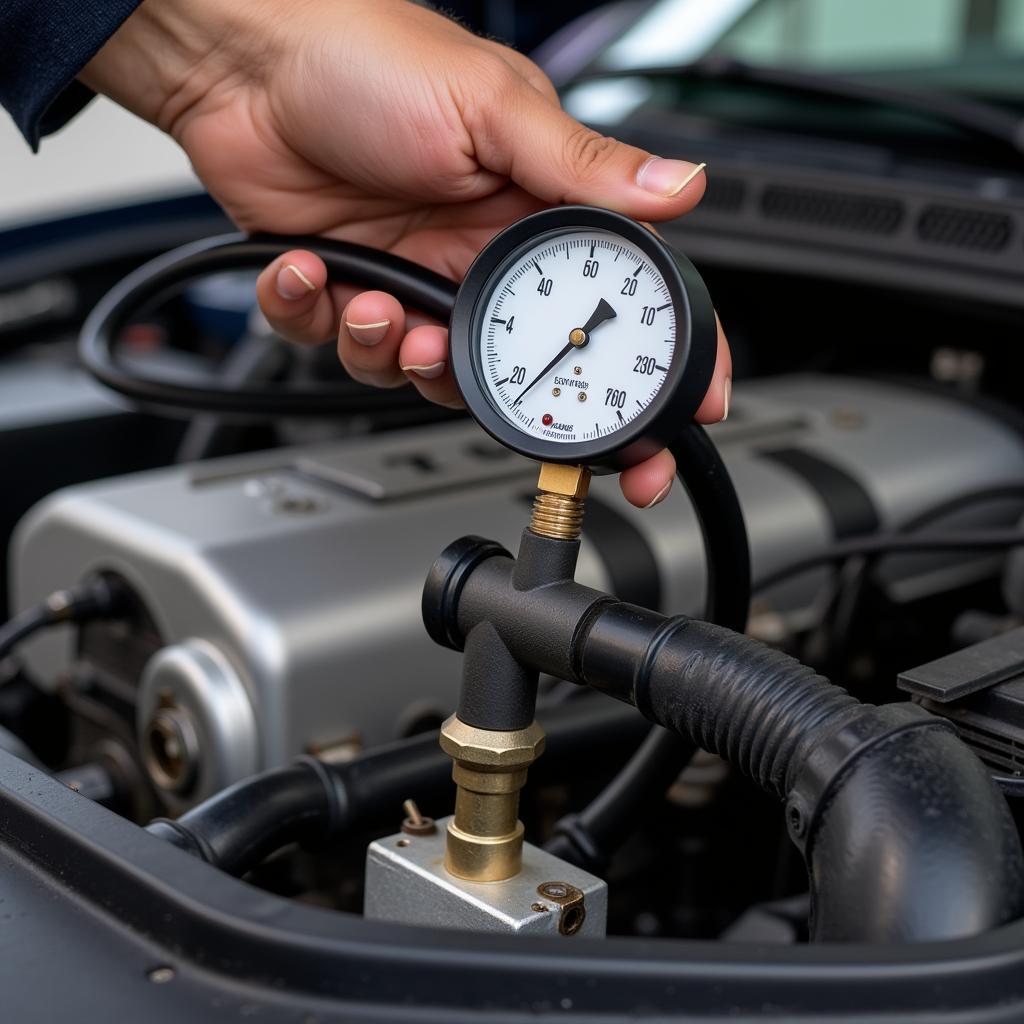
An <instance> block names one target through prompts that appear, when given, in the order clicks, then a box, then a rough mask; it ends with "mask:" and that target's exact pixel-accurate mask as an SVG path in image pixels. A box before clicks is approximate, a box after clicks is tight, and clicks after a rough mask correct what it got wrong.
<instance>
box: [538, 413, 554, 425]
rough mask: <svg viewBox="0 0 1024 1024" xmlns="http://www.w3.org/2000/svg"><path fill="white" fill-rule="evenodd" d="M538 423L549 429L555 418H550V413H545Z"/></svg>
mask: <svg viewBox="0 0 1024 1024" xmlns="http://www.w3.org/2000/svg"><path fill="white" fill-rule="evenodd" d="M540 421H541V423H543V424H544V426H545V427H550V426H551V424H552V423H554V422H555V417H554V416H552V415H551V413H549V412H546V413H544V415H543V416H541V418H540Z"/></svg>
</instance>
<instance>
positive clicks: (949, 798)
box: [424, 538, 1024, 942]
mask: <svg viewBox="0 0 1024 1024" xmlns="http://www.w3.org/2000/svg"><path fill="white" fill-rule="evenodd" d="M487 544H489V542H482V541H480V542H478V541H474V540H472V539H469V538H465V539H464V540H463V541H461V542H456V544H455V545H452V547H451V548H449V549H448V551H447V552H445V554H443V555H442V557H441V558H440V559H439V560H438V562H437V563H436V564H435V567H434V570H433V571H432V574H431V577H430V580H429V581H428V585H427V589H426V591H425V594H424V607H425V609H426V608H428V606H429V607H430V608H432V609H433V614H429V615H426V616H425V618H426V620H427V622H428V624H429V625H430V626H431V627H432V629H431V631H432V633H433V634H434V635H435V639H436V638H438V637H440V636H444V635H448V636H449V637H453V638H455V639H457V638H458V636H459V635H465V633H466V632H468V631H469V630H470V629H472V628H473V627H474V626H476V625H477V624H478V623H480V622H488V623H489V624H490V625H491V627H492V628H493V629H494V630H495V631H496V632H497V633H498V635H500V636H501V638H502V640H503V641H504V643H505V644H507V646H508V649H509V651H510V652H511V653H512V655H513V656H514V657H515V658H516V659H517V660H518V661H519V662H520V663H521V664H523V665H524V666H527V667H530V668H533V669H536V670H538V671H544V672H550V673H552V674H554V675H559V676H561V677H562V678H566V679H571V680H574V681H575V682H577V683H583V684H586V685H589V686H591V687H593V688H594V689H597V690H601V691H603V692H605V693H607V694H609V695H611V696H613V697H616V698H618V699H619V700H622V701H625V702H627V703H629V704H633V705H635V706H636V707H637V708H638V709H639V710H640V711H641V712H642V713H643V715H644V716H645V717H646V718H648V719H649V720H650V721H652V722H655V723H657V724H659V725H662V726H665V727H666V728H667V729H671V730H672V731H673V732H676V733H678V734H679V735H680V736H683V737H685V738H687V739H689V740H691V741H692V742H694V743H696V744H698V745H699V746H700V747H703V748H704V749H706V750H709V751H711V752H713V753H715V754H718V755H719V756H721V757H724V758H726V759H727V760H728V761H730V762H731V763H733V764H734V765H736V766H737V767H738V768H740V769H741V770H742V771H743V772H744V773H746V774H747V775H749V776H750V777H751V778H753V779H754V780H755V781H756V782H758V783H759V784H760V785H761V786H762V787H763V788H764V789H765V790H766V791H767V792H769V793H771V794H774V795H776V796H778V797H780V798H782V799H783V800H785V802H786V821H787V825H788V827H789V831H790V835H791V837H792V838H793V840H794V842H795V843H796V844H797V846H798V847H799V848H800V849H801V850H802V852H803V854H804V858H805V860H806V863H807V868H808V873H809V877H810V883H811V897H812V916H811V935H812V938H814V939H815V940H817V941H856V942H907V941H927V940H934V939H951V938H955V937H962V936H968V935H974V934H977V933H979V932H982V931H985V930H987V929H990V928H993V927H995V926H997V925H999V924H1002V923H1005V922H1007V921H1010V920H1012V919H1014V918H1016V917H1018V916H1020V915H1021V913H1022V911H1024V856H1022V853H1021V846H1020V841H1019V839H1018V836H1017V832H1016V829H1015V827H1014V824H1013V820H1012V818H1011V816H1010V812H1009V809H1008V807H1007V805H1006V801H1005V799H1004V798H1003V796H1002V794H1001V793H1000V792H999V791H998V789H997V788H996V787H995V785H994V784H993V782H992V781H991V779H990V778H989V774H988V772H987V770H986V769H985V767H984V766H983V765H982V764H981V762H980V761H979V760H978V759H977V758H976V757H975V756H974V754H972V753H971V752H970V750H968V749H967V747H966V746H964V745H963V744H962V743H961V742H960V740H959V739H957V737H956V735H955V734H954V733H953V731H952V728H951V726H950V725H949V724H948V723H946V722H945V721H943V720H941V719H938V718H935V717H933V716H931V715H929V714H928V713H927V712H925V711H923V710H922V709H920V708H918V707H917V706H916V705H910V704H893V705H886V706H884V707H874V706H871V705H866V704H861V703H860V702H859V701H857V700H856V699H855V698H854V697H852V696H850V695H849V694H848V693H846V691H845V690H842V689H840V688H839V687H838V686H834V685H833V684H832V683H830V682H829V681H828V680H827V679H825V678H823V677H822V676H820V675H817V674H816V673H815V672H814V671H813V670H811V669H810V668H807V667H806V666H804V665H801V664H800V663H799V662H798V661H796V660H795V659H793V658H791V657H789V656H788V655H786V654H783V653H782V652H780V651H775V650H772V649H770V648H768V647H766V646H765V645H764V644H761V643H759V642H758V641H755V640H752V639H751V638H749V637H745V636H742V635H740V634H737V633H734V632H733V631H731V630H729V629H725V628H722V627H720V626H714V625H711V624H709V623H705V622H699V621H696V620H692V619H688V618H685V617H676V618H667V617H665V616H663V615H659V614H657V613H656V612H651V611H648V610H647V609H644V608H639V607H636V606H633V605H628V604H623V603H620V602H617V601H614V600H612V599H611V598H609V597H608V596H607V595H605V594H601V593H599V592H598V591H595V590H591V589H589V588H587V587H583V586H581V585H580V584H578V583H575V582H564V583H559V584H555V585H552V586H547V587H540V588H533V589H526V590H523V589H517V588H516V586H515V585H514V583H513V572H514V567H515V563H514V562H513V560H512V559H511V557H509V556H508V555H507V554H502V553H498V552H497V551H495V549H494V546H493V545H490V547H489V548H488V554H487V556H486V557H484V558H483V559H482V560H481V559H480V558H479V557H478V555H479V554H480V552H481V551H482V550H483V548H482V546H483V545H487ZM532 547H536V545H535V544H533V543H532V542H531V543H530V544H529V545H526V546H525V548H524V550H525V551H526V554H527V557H528V558H529V557H533V555H532ZM522 558H523V552H522V551H521V553H520V560H522ZM542 761H543V759H541V762H542ZM541 762H538V763H541Z"/></svg>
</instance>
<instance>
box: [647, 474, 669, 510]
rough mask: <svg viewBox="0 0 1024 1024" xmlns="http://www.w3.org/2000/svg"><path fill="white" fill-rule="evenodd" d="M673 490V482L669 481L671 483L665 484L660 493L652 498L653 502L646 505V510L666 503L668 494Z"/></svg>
mask: <svg viewBox="0 0 1024 1024" xmlns="http://www.w3.org/2000/svg"><path fill="white" fill-rule="evenodd" d="M671 490H672V481H671V480H669V482H668V483H667V484H665V486H664V487H662V489H661V490H660V491H658V493H657V494H656V495H655V496H654V497H653V498H651V500H650V501H649V502H648V503H647V504H646V505H644V508H654V506H655V505H657V504H659V503H660V502H662V501H664V500H665V499H666V498H667V497H668V492H669V491H671Z"/></svg>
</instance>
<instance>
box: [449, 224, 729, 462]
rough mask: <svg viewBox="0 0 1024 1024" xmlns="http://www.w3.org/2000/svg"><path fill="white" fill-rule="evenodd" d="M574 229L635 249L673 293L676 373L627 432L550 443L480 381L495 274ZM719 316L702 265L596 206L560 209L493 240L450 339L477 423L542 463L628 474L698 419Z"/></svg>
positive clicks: (460, 302) (463, 293)
mask: <svg viewBox="0 0 1024 1024" xmlns="http://www.w3.org/2000/svg"><path fill="white" fill-rule="evenodd" d="M574 229H580V230H587V231H593V230H600V231H608V232H611V233H613V234H616V235H619V236H620V237H622V238H624V239H626V240H627V241H629V242H631V243H632V244H633V245H636V246H637V247H638V248H640V249H641V251H642V252H643V253H644V254H645V255H646V256H647V257H648V259H650V260H651V262H652V263H653V264H654V266H655V267H656V268H657V270H658V272H659V273H660V274H661V275H662V278H663V279H664V281H665V283H666V285H667V286H668V289H669V294H670V296H671V299H672V303H673V305H674V306H675V310H676V342H675V350H674V352H673V354H672V363H671V365H670V367H669V372H668V375H667V377H666V378H665V381H664V383H663V384H662V386H661V390H660V391H659V392H658V394H657V395H656V396H655V397H654V399H653V400H652V401H651V403H650V405H648V406H647V408H646V409H644V410H643V412H641V413H640V414H639V415H638V416H636V417H635V418H634V419H632V420H631V421H630V422H629V423H628V424H626V425H625V426H624V427H623V428H622V429H621V430H617V431H616V432H615V433H614V434H611V435H609V436H608V437H601V438H596V439H594V440H592V441H551V440H547V439H545V438H540V437H533V436H531V435H529V434H526V433H524V432H523V431H521V430H520V429H519V428H518V427H516V426H515V424H513V423H512V422H511V421H510V420H509V419H508V418H507V417H506V416H505V414H504V413H502V412H501V411H500V410H499V409H498V407H497V405H496V404H495V403H494V401H493V399H492V398H491V396H490V393H489V392H488V391H487V390H486V389H485V387H484V386H483V385H482V383H481V377H482V373H483V370H482V366H481V361H480V353H479V351H478V348H479V346H474V344H473V339H474V338H475V337H477V336H478V333H479V332H480V330H481V326H482V324H481V321H482V317H483V315H484V310H485V307H486V305H487V301H488V299H489V298H490V295H491V292H492V291H493V288H494V287H495V283H494V281H493V279H494V277H495V275H496V273H497V272H498V271H499V270H501V269H503V268H504V266H505V264H506V263H507V261H508V260H509V258H510V257H512V256H513V255H515V254H516V253H517V252H519V251H521V250H522V249H524V248H526V247H528V246H531V245H533V244H535V243H536V242H538V241H540V240H541V239H542V238H543V237H544V236H545V235H551V236H552V237H554V236H556V235H561V234H565V233H567V232H569V231H572V230H574ZM717 344H718V342H717V326H716V323H715V312H714V308H713V306H712V304H711V297H710V295H708V290H707V287H706V286H705V284H704V282H703V281H702V280H701V277H700V275H699V274H698V273H697V270H696V268H695V267H694V266H693V264H692V263H690V261H689V260H687V259H686V258H685V257H684V256H681V255H679V254H678V253H675V252H673V251H672V250H671V249H670V248H669V247H668V246H667V245H666V244H665V242H664V241H662V240H661V239H660V238H658V237H657V236H656V235H655V234H653V232H651V231H649V230H648V229H647V228H645V227H643V226H642V225H641V224H638V223H637V222H636V221H634V220H631V219H630V218H629V217H625V216H623V215H622V214H619V213H613V212H612V211H610V210H602V209H598V208H597V207H592V206H561V207H558V208H556V209H553V210H544V211H542V212H540V213H535V214H532V215H531V216H529V217H525V218H524V219H523V220H520V221H517V222H516V223H515V224H513V225H512V226H511V227H509V228H506V229H505V230H504V231H502V232H501V234H499V235H497V236H496V237H495V238H494V239H492V241H490V242H489V243H488V244H487V246H485V248H484V250H483V251H482V252H481V253H480V255H479V256H478V257H477V258H476V260H475V261H474V262H473V265H472V266H471V267H470V268H469V271H468V272H467V273H466V277H465V279H464V280H463V282H462V285H461V286H460V288H459V292H458V295H457V296H456V298H455V306H454V309H453V310H452V317H451V324H450V330H449V336H448V350H449V359H450V365H451V367H452V372H453V373H454V376H455V383H456V385H457V386H458V389H459V392H460V393H461V395H462V398H463V401H464V402H465V403H466V408H467V409H468V410H469V412H470V414H471V415H472V416H473V418H474V419H475V420H476V421H477V423H479V424H480V426H481V427H483V428H484V430H486V431H487V433H488V434H490V435H491V437H493V438H494V439H495V440H496V441H498V442H500V443H501V444H503V445H505V446H506V447H507V448H511V449H512V450H513V451H515V452H518V453H519V454H520V455H525V456H526V457H527V458H530V459H536V460H538V461H540V462H557V463H564V464H570V465H585V466H591V467H595V468H605V469H610V470H622V469H627V468H629V467H630V466H634V465H636V464H637V463H639V462H643V461H644V460H645V459H647V458H650V456H651V455H653V454H654V453H655V452H657V451H659V450H660V449H662V448H665V447H666V446H668V445H669V444H671V443H672V442H674V441H675V440H676V439H677V438H678V437H679V435H680V433H681V431H682V430H683V428H684V427H685V426H686V424H687V423H689V422H690V420H692V419H693V415H694V413H695V412H696V411H697V408H698V407H699V406H700V403H701V402H702V401H703V399H704V395H705V393H706V392H707V389H708V385H709V384H710V383H711V375H712V373H713V371H714V368H715V355H716V352H717Z"/></svg>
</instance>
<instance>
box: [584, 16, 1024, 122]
mask: <svg viewBox="0 0 1024 1024" xmlns="http://www.w3.org/2000/svg"><path fill="white" fill-rule="evenodd" d="M710 55H727V56H730V57H734V58H738V59H740V60H743V61H747V62H749V63H751V64H759V65H763V66H771V67H784V68H789V69H793V70H797V69H799V70H804V71H816V72H827V73H829V74H842V75H856V76H859V75H872V76H873V75H883V74H884V76H885V77H886V80H888V81H894V80H897V79H898V80H899V81H901V82H902V83H904V84H906V85H908V86H909V85H911V84H920V85H922V86H929V87H935V88H941V89H945V90H948V91H960V92H965V93H966V92H970V93H973V94H976V95H979V96H984V97H986V98H990V99H1004V100H1009V101H1011V102H1012V101H1014V100H1017V101H1019V100H1022V99H1024V0H661V2H660V3H656V4H654V5H652V6H651V7H650V8H649V9H648V10H647V11H646V13H645V14H644V15H643V16H642V17H640V18H639V19H638V20H637V22H636V23H635V24H634V25H633V26H632V27H631V28H630V29H629V30H628V31H627V32H626V33H625V34H623V35H622V36H621V37H620V38H619V39H617V40H616V41H615V42H613V43H612V44H610V45H609V46H608V47H606V48H605V50H604V51H603V52H602V53H601V54H600V56H599V57H598V58H597V61H596V62H595V64H594V65H592V66H593V67H594V68H595V69H598V68H599V69H605V70H622V69H628V68H644V67H656V66H662V67H664V66H667V65H678V64H686V63H689V62H691V61H694V60H697V59H698V58H700V57H705V56H710Z"/></svg>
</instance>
